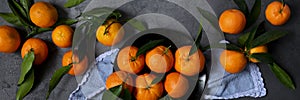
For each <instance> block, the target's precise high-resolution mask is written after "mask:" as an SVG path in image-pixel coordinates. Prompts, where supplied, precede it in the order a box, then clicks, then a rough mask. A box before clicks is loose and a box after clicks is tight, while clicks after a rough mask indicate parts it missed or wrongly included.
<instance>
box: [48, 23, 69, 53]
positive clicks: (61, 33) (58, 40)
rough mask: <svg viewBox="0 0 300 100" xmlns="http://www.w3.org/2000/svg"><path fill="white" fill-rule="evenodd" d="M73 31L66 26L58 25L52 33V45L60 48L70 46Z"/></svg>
mask: <svg viewBox="0 0 300 100" xmlns="http://www.w3.org/2000/svg"><path fill="white" fill-rule="evenodd" d="M73 32H74V31H73V29H72V28H71V27H70V26H68V25H59V26H57V27H56V28H55V29H54V30H53V31H52V41H53V43H54V44H55V45H56V46H58V47H61V48H67V47H70V46H71V45H72V38H73Z"/></svg>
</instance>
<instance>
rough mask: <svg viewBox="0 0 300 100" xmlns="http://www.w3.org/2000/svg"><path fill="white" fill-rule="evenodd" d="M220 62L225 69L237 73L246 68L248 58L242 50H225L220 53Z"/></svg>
mask: <svg viewBox="0 0 300 100" xmlns="http://www.w3.org/2000/svg"><path fill="white" fill-rule="evenodd" d="M220 63H221V65H222V66H223V68H224V69H225V71H227V72H229V73H231V74H235V73H239V72H241V71H243V70H244V68H245V67H246V64H247V59H246V57H245V55H244V54H243V53H241V52H238V51H232V50H224V51H223V52H222V53H221V55H220Z"/></svg>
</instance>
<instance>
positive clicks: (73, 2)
mask: <svg viewBox="0 0 300 100" xmlns="http://www.w3.org/2000/svg"><path fill="white" fill-rule="evenodd" d="M83 1H85V0H68V1H67V2H66V3H65V4H64V7H66V8H71V7H74V6H77V5H79V4H80V3H82V2H83Z"/></svg>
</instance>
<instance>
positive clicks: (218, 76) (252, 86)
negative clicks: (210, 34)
mask: <svg viewBox="0 0 300 100" xmlns="http://www.w3.org/2000/svg"><path fill="white" fill-rule="evenodd" d="M222 51H223V50H222V49H214V50H211V53H209V51H208V52H206V54H212V56H207V57H212V58H211V59H210V58H208V60H207V61H208V63H210V64H211V70H210V74H209V79H208V82H207V87H206V90H205V92H204V93H205V95H204V99H234V98H239V97H246V96H248V97H255V98H256V97H262V96H265V95H266V89H265V88H264V83H263V78H262V77H261V73H260V71H259V67H258V66H257V65H256V64H253V63H250V64H248V65H247V66H246V68H245V69H244V71H242V72H240V73H237V74H230V73H228V72H226V71H225V70H224V68H222V65H221V64H220V62H219V56H220V54H221V52H222ZM212 59H215V60H214V61H213V63H212Z"/></svg>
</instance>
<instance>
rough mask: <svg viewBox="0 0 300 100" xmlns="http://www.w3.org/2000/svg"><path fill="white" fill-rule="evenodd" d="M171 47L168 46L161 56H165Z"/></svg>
mask: <svg viewBox="0 0 300 100" xmlns="http://www.w3.org/2000/svg"><path fill="white" fill-rule="evenodd" d="M171 47H172V45H170V46H169V47H168V48H167V49H166V50H165V51H164V52H163V54H162V55H165V54H167V53H168V51H169V50H170V48H171Z"/></svg>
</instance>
